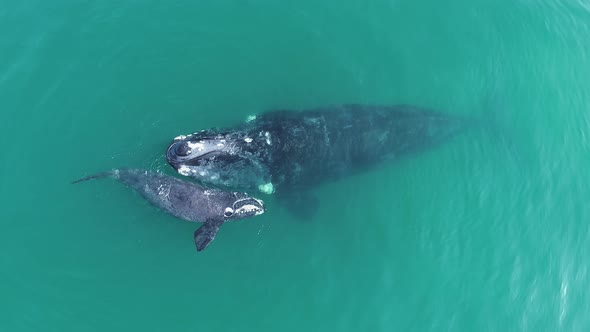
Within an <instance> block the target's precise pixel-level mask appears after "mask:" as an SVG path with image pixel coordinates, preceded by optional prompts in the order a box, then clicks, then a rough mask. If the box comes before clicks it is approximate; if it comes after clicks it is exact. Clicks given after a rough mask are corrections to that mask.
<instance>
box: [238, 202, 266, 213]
mask: <svg viewBox="0 0 590 332" xmlns="http://www.w3.org/2000/svg"><path fill="white" fill-rule="evenodd" d="M250 212H254V213H255V215H259V214H262V213H264V211H263V210H262V209H261V208H259V207H258V206H256V205H252V204H246V205H244V206H242V207H240V208H239V209H238V211H237V213H238V214H240V213H250Z"/></svg>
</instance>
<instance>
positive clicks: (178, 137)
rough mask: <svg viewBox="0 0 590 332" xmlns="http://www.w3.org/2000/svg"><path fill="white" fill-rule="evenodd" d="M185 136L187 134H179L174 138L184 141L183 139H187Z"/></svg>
mask: <svg viewBox="0 0 590 332" xmlns="http://www.w3.org/2000/svg"><path fill="white" fill-rule="evenodd" d="M185 138H186V136H185V135H179V136H176V137H174V140H175V141H182V140H183V139H185Z"/></svg>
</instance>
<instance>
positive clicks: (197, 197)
mask: <svg viewBox="0 0 590 332" xmlns="http://www.w3.org/2000/svg"><path fill="white" fill-rule="evenodd" d="M104 177H112V178H114V179H116V180H117V181H119V182H121V183H123V184H125V185H126V186H128V187H130V188H132V189H134V190H135V191H137V192H138V193H139V194H140V195H141V196H143V197H144V198H145V199H146V200H147V201H149V202H150V203H151V204H152V205H154V206H156V207H158V208H160V209H162V210H164V211H165V212H167V213H169V214H171V215H173V216H175V217H177V218H180V219H184V220H188V221H195V222H202V223H204V224H203V225H202V226H201V227H200V228H199V229H197V230H196V231H195V233H194V240H195V244H196V246H197V251H202V250H204V249H205V248H207V246H209V244H210V243H211V242H212V241H213V240H214V239H215V236H216V235H217V232H218V231H219V228H220V227H221V225H222V224H223V223H224V222H226V221H234V220H240V219H244V218H248V217H253V216H256V215H260V214H262V213H264V211H265V206H264V203H263V202H262V201H261V200H259V199H256V198H253V197H250V196H248V194H246V193H242V192H228V191H222V190H217V189H207V188H204V187H201V186H199V185H197V184H195V183H192V182H187V181H182V180H180V179H177V178H174V177H172V176H168V175H164V174H162V173H159V172H153V171H146V170H139V169H119V170H114V171H111V172H104V173H100V174H96V175H92V176H88V177H85V178H82V179H80V180H77V181H74V182H73V183H79V182H82V181H87V180H91V179H97V178H104Z"/></svg>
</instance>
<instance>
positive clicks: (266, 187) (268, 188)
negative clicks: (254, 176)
mask: <svg viewBox="0 0 590 332" xmlns="http://www.w3.org/2000/svg"><path fill="white" fill-rule="evenodd" d="M258 190H260V191H261V192H263V193H265V194H268V195H270V194H272V193H274V192H275V188H274V186H273V185H272V183H271V182H269V183H265V184H261V185H259V186H258Z"/></svg>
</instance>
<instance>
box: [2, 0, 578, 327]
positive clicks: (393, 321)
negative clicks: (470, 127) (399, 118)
mask: <svg viewBox="0 0 590 332" xmlns="http://www.w3.org/2000/svg"><path fill="white" fill-rule="evenodd" d="M0 31H2V38H1V40H0V112H1V113H0V114H1V119H0V129H1V130H0V138H1V141H0V142H1V143H2V148H3V151H4V157H3V158H2V163H0V167H1V168H0V177H1V183H2V185H1V186H0V198H1V200H0V201H1V202H2V203H1V206H2V209H1V212H0V213H1V214H0V216H1V218H0V220H1V222H2V232H0V240H1V241H0V249H1V251H0V264H1V265H2V269H1V270H0V281H1V282H0V297H1V298H2V301H1V302H0V330H1V331H75V330H76V331H78V330H79V331H105V330H111V331H123V330H125V331H129V330H132V331H135V330H138V331H139V330H142V331H359V330H360V331H588V330H589V329H590V316H588V312H590V275H589V273H590V271H589V269H590V263H589V261H588V255H589V254H590V227H589V226H588V225H589V222H590V208H589V205H588V202H587V201H588V198H590V186H589V185H588V184H587V178H588V177H587V172H588V169H589V167H590V157H589V152H590V134H589V130H590V113H589V109H590V108H589V106H590V92H589V91H590V90H589V89H588V86H589V85H590V61H589V58H590V39H589V38H588V36H589V35H590V3H589V2H588V1H587V0H579V1H543V0H542V1H536V2H535V1H506V0H499V1H465V0H463V1H445V2H439V1H409V0H398V1H380V0H379V1H371V2H368V3H366V2H361V1H357V2H353V1H340V2H336V1H318V0H314V1H298V2H293V3H292V4H290V3H288V2H284V3H280V2H275V1H198V2H196V1H195V2H193V1H178V0H175V1H165V2H163V1H125V2H121V1H100V2H91V1H68V0H56V1H40V0H39V1H32V0H31V1H12V2H9V1H4V2H3V4H2V6H0ZM343 102H357V103H379V104H395V103H408V104H416V105H420V106H425V107H430V108H433V109H437V110H440V111H444V112H449V113H454V114H466V115H477V116H483V117H489V119H490V122H494V127H496V128H501V132H502V134H501V135H500V134H499V132H500V130H492V131H483V132H478V131H477V130H474V131H471V132H469V133H467V134H465V135H462V136H461V137H457V139H455V140H453V141H452V142H450V143H448V144H445V145H444V146H443V147H441V148H438V149H436V150H433V151H430V152H427V153H424V154H421V155H419V156H416V157H413V158H409V159H407V160H404V161H402V162H399V163H395V164H390V165H387V166H385V167H381V168H379V169H377V170H375V171H372V172H370V173H365V174H362V175H359V176H354V177H351V178H347V179H344V180H342V181H338V182H335V183H330V184H326V185H323V186H321V187H319V188H318V189H317V190H316V192H315V193H316V195H317V196H318V197H320V199H321V206H320V209H319V211H318V213H317V215H316V216H315V217H314V218H313V220H308V221H305V222H301V221H299V220H297V219H294V218H293V217H292V216H291V215H290V214H289V213H288V211H286V210H285V209H284V208H283V207H281V206H280V205H278V204H276V201H275V200H274V198H273V197H268V196H266V197H263V198H264V199H265V201H266V202H267V205H268V207H269V209H268V211H267V213H265V214H264V215H262V216H260V217H256V218H253V219H249V220H246V221H243V222H241V223H236V224H231V225H226V226H224V228H223V229H222V231H221V232H220V234H219V236H218V238H217V239H216V241H215V242H214V243H213V244H212V246H211V247H209V248H208V249H207V250H206V251H204V252H202V253H198V254H197V252H196V251H195V248H194V243H193V239H192V234H193V231H194V230H195V228H196V226H197V225H195V224H191V223H187V222H183V221H179V220H176V219H174V218H172V217H170V216H168V215H165V214H163V213H162V212H159V211H157V210H156V209H154V208H152V207H151V206H149V205H148V204H147V203H146V202H144V201H143V200H142V199H141V198H140V197H139V196H138V195H136V194H134V193H132V192H131V191H129V190H127V189H126V188H124V187H122V186H121V185H119V184H117V183H114V182H112V181H108V180H105V181H97V182H93V183H86V184H85V185H79V186H72V185H70V184H69V182H70V181H71V180H73V179H76V178H78V177H81V176H84V175H87V174H90V173H94V172H98V171H103V170H106V169H111V168H116V167H145V168H149V169H159V170H162V171H165V172H170V169H169V166H167V165H166V162H165V159H164V157H163V153H164V151H165V148H166V147H167V145H168V143H169V142H170V140H171V139H172V138H173V137H174V136H176V135H178V134H181V133H188V132H192V131H195V130H198V129H204V128H208V127H213V126H229V125H232V124H235V123H237V122H240V121H243V120H244V119H245V118H246V117H247V116H248V115H251V114H256V113H260V112H263V111H265V110H270V109H277V108H294V109H303V108H309V107H316V106H321V105H326V104H335V103H343ZM499 136H503V138H502V139H501V138H500V137H499ZM507 142H509V143H507Z"/></svg>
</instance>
